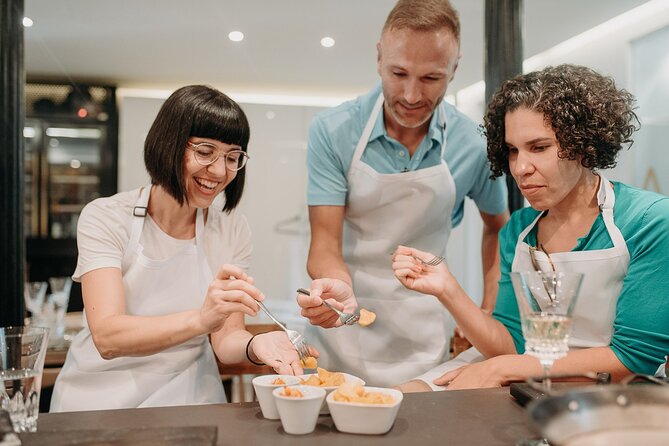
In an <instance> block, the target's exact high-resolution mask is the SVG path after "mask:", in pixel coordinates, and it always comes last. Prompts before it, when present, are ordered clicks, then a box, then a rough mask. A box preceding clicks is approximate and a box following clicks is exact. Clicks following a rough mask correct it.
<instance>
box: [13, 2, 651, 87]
mask: <svg viewBox="0 0 669 446" xmlns="http://www.w3.org/2000/svg"><path fill="white" fill-rule="evenodd" d="M645 2H646V0H559V1H557V0H525V2H524V11H523V15H524V52H525V57H529V56H532V55H535V54H537V53H539V52H541V51H544V50H546V49H548V48H550V47H552V46H554V45H555V44H557V43H559V42H561V41H564V40H566V39H568V38H570V37H573V36H575V35H577V34H579V33H581V32H583V31H585V30H587V29H589V28H591V27H593V26H595V25H598V24H600V23H602V22H604V21H606V20H608V19H610V18H612V17H614V16H616V15H619V14H621V13H623V12H625V11H626V10H629V9H631V8H634V7H636V6H639V5H640V4H642V3H645ZM394 3H395V0H283V1H278V0H190V1H189V0H113V1H102V0H97V1H95V0H57V1H56V0H25V15H26V16H28V17H30V18H31V19H33V21H34V26H33V27H31V28H27V29H26V32H25V50H26V72H27V75H28V78H29V79H37V78H39V79H45V78H59V79H75V80H87V81H91V80H93V81H100V82H106V83H113V84H116V85H119V86H122V87H149V88H165V89H173V88H176V87H178V86H181V85H185V84H190V83H207V84H210V85H214V86H216V87H218V88H220V89H222V90H224V91H226V92H232V91H234V92H242V93H270V94H302V95H304V94H312V95H319V96H353V95H355V94H358V93H361V92H363V91H365V90H367V89H368V88H369V87H370V86H371V85H373V84H374V83H375V82H376V81H377V75H376V66H375V61H376V49H375V44H376V42H377V39H378V36H379V32H380V30H381V27H382V25H383V22H384V20H385V17H386V15H387V13H388V12H389V11H390V9H391V8H392V6H393V4H394ZM453 4H454V6H455V7H456V9H458V11H459V12H460V16H461V22H462V50H463V59H462V61H461V62H460V66H459V68H458V73H457V74H456V77H455V80H454V81H453V83H452V84H451V87H449V91H450V92H454V91H457V90H459V89H460V88H463V87H465V86H468V85H471V84H473V83H475V82H477V81H479V80H481V79H482V78H483V52H484V39H483V37H484V30H483V27H484V0H453ZM233 30H240V31H242V32H244V34H245V36H246V37H245V39H244V40H243V41H242V42H239V43H234V42H231V41H230V40H228V38H227V35H228V32H230V31H233ZM326 35H327V36H331V37H333V38H334V39H336V45H335V46H334V47H332V48H323V47H321V45H320V39H321V38H322V37H324V36H326Z"/></svg>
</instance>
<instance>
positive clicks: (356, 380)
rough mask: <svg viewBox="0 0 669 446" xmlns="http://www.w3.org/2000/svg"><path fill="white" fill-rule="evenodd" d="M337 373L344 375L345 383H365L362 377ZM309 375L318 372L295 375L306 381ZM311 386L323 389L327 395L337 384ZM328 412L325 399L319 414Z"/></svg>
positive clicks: (362, 384)
mask: <svg viewBox="0 0 669 446" xmlns="http://www.w3.org/2000/svg"><path fill="white" fill-rule="evenodd" d="M337 373H341V374H342V375H344V382H346V383H350V384H353V385H356V384H360V385H361V386H364V385H365V381H364V380H363V379H362V378H358V377H357V376H353V375H349V374H348V373H344V372H337ZM311 375H317V376H318V373H310V374H308V375H297V377H298V378H300V379H302V380H304V381H306V380H307V379H309V377H310V376H311ZM313 387H318V388H321V389H325V392H326V395H329V394H330V393H331V392H332V391H333V390H335V389H337V388H338V387H339V386H327V387H323V386H313ZM329 413H330V410H329V409H328V405H327V404H326V403H325V401H323V406H322V407H321V412H320V414H321V415H327V414H329Z"/></svg>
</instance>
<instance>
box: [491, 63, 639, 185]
mask: <svg viewBox="0 0 669 446" xmlns="http://www.w3.org/2000/svg"><path fill="white" fill-rule="evenodd" d="M633 106H634V97H633V96H632V95H631V94H630V93H629V92H627V91H625V90H622V89H618V88H616V85H615V82H614V81H613V79H612V78H610V77H607V76H602V75H601V74H598V73H597V72H595V71H593V70H591V69H590V68H586V67H582V66H577V65H559V66H556V67H547V68H544V69H543V70H541V71H535V72H532V73H528V74H522V75H519V76H516V77H514V78H513V79H510V80H508V81H506V82H504V83H503V84H502V86H501V87H500V89H499V90H498V91H497V92H496V93H495V94H494V95H493V97H492V99H491V100H490V103H489V104H488V108H487V110H486V114H485V117H484V119H483V125H484V127H485V128H484V132H485V134H486V137H487V139H488V160H489V161H490V164H491V170H492V172H493V175H492V177H499V176H501V175H502V174H504V173H506V174H508V173H509V149H508V147H507V145H506V142H505V128H504V118H505V116H506V114H507V113H509V112H513V111H515V110H517V109H519V108H527V109H529V110H533V111H536V112H540V113H543V115H544V120H545V122H546V124H547V125H549V126H550V127H551V128H552V129H553V131H554V132H555V136H556V138H557V141H558V143H559V146H560V149H559V150H560V151H559V153H558V156H559V157H560V158H562V159H569V160H577V159H580V161H581V164H582V165H583V167H586V168H588V169H591V170H593V169H606V168H609V167H614V166H615V165H616V158H617V156H618V153H619V152H620V150H621V149H622V148H623V146H624V145H627V144H629V145H631V144H632V139H631V136H632V134H633V133H634V132H635V131H636V130H637V129H638V128H639V120H638V118H637V116H636V114H635V113H634V111H633V110H634V107H633Z"/></svg>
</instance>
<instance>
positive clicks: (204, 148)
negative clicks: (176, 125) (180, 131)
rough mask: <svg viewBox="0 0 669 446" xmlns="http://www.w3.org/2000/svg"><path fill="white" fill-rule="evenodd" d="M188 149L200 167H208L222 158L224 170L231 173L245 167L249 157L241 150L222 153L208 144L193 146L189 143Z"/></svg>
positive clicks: (202, 143)
mask: <svg viewBox="0 0 669 446" xmlns="http://www.w3.org/2000/svg"><path fill="white" fill-rule="evenodd" d="M188 149H190V150H192V151H193V154H194V155H195V161H197V163H198V164H199V165H201V166H210V165H212V164H214V163H215V162H216V161H218V159H219V158H220V157H221V156H223V157H224V159H225V167H226V169H228V170H231V171H233V172H236V171H238V170H241V169H243V168H244V166H246V162H247V161H248V160H249V156H248V155H247V154H246V152H244V151H243V150H241V149H237V150H231V151H229V152H223V151H220V150H218V149H217V148H216V146H214V145H213V144H211V143H208V142H201V143H199V144H194V143H192V142H190V141H189V142H188Z"/></svg>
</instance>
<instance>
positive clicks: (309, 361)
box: [300, 356, 318, 369]
mask: <svg viewBox="0 0 669 446" xmlns="http://www.w3.org/2000/svg"><path fill="white" fill-rule="evenodd" d="M300 365H302V368H305V369H315V368H316V367H318V362H317V361H316V358H314V357H313V356H307V357H306V358H304V359H303V360H301V361H300Z"/></svg>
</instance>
